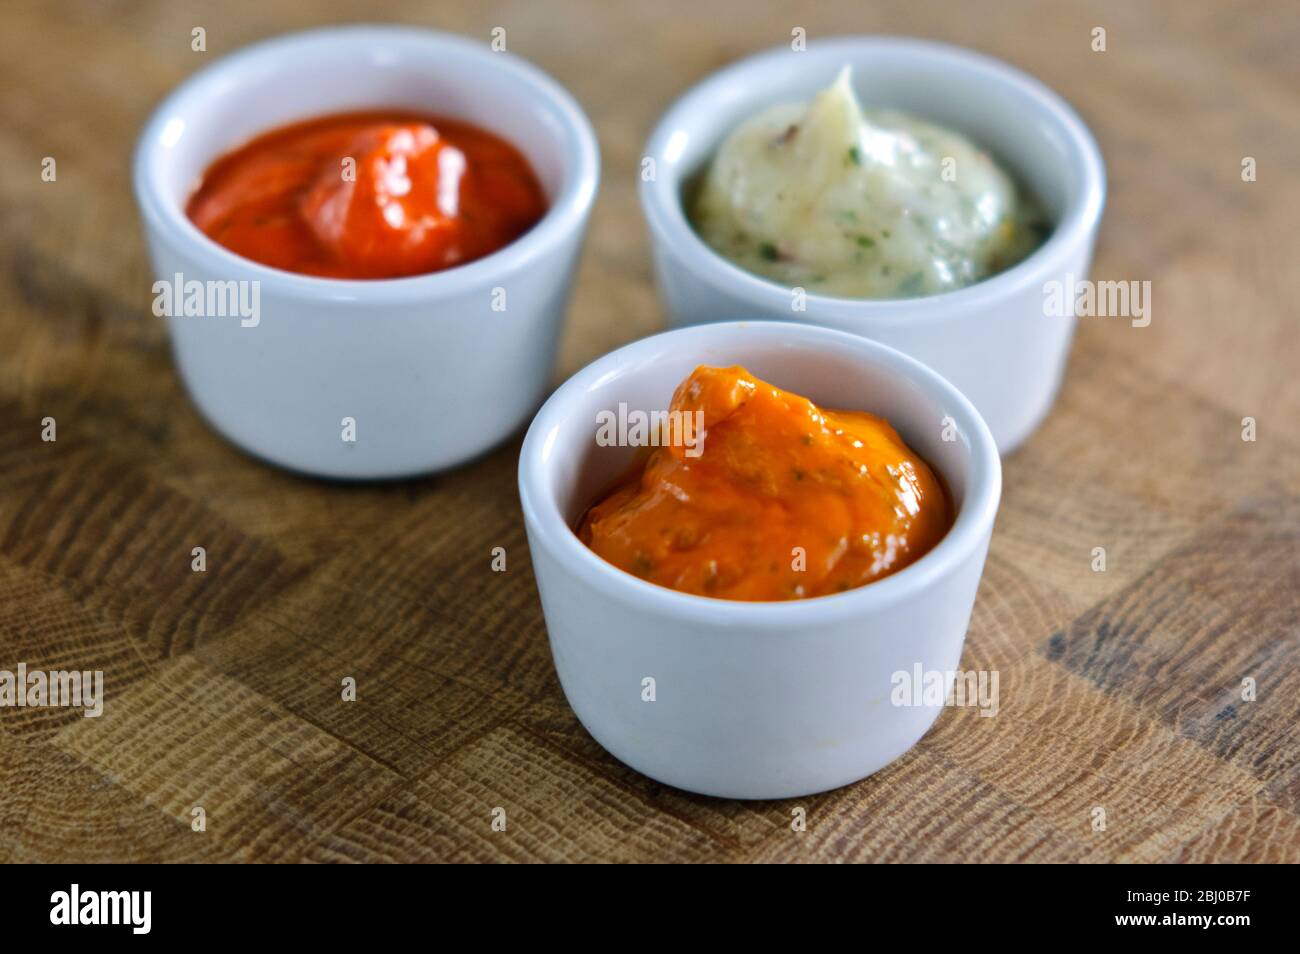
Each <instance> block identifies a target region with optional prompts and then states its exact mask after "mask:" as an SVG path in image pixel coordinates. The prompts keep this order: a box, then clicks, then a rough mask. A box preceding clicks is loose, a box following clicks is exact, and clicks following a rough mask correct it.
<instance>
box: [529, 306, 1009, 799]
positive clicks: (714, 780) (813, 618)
mask: <svg viewBox="0 0 1300 954" xmlns="http://www.w3.org/2000/svg"><path fill="white" fill-rule="evenodd" d="M699 364H713V365H731V364H742V365H744V366H745V367H747V368H748V369H749V370H750V371H752V372H753V373H754V374H756V375H758V376H759V377H760V378H762V379H764V380H767V381H770V382H772V383H773V384H775V385H777V386H779V387H782V388H786V389H789V390H791V391H794V392H796V393H798V394H802V395H805V396H807V397H809V398H811V399H812V400H814V401H815V402H818V403H820V404H822V405H824V406H826V407H831V408H849V409H858V408H860V409H865V410H869V411H871V412H872V413H874V414H879V415H883V416H884V417H885V418H887V419H888V420H889V421H890V422H891V423H892V424H894V426H895V427H896V428H897V430H898V431H899V433H900V434H901V435H902V436H903V438H904V439H905V440H906V441H907V442H908V444H909V445H910V446H911V447H912V448H913V449H914V450H915V451H916V452H918V453H919V454H920V455H921V456H922V457H923V458H924V459H925V460H926V461H927V462H928V463H929V464H930V465H931V466H932V467H934V469H935V470H936V471H937V472H938V473H940V474H941V475H942V476H943V478H944V479H945V481H946V482H947V484H948V487H949V489H950V490H951V492H952V495H953V498H954V503H955V505H956V508H957V517H956V522H955V524H954V526H953V527H952V529H951V530H950V531H949V532H948V534H947V536H945V537H944V538H943V540H942V541H940V543H939V544H938V545H937V546H936V547H935V548H934V549H933V550H932V551H930V552H929V553H927V554H926V555H925V556H923V557H921V559H919V560H918V561H917V562H915V563H913V564H912V565H910V566H908V567H906V568H905V569H903V570H901V571H900V572H898V573H896V574H894V575H893V576H890V577H887V578H885V579H883V580H880V581H878V582H875V583H871V584H869V585H867V586H864V587H861V588H859V589H855V590H849V591H847V592H844V593H839V594H836V595H834V596H823V597H817V598H815V599H807V600H797V601H792V602H787V603H775V602H773V603H746V602H737V601H730V600H719V599H711V598H708V597H702V596H694V595H690V594H685V593H678V592H676V591H674V590H670V589H666V588H664V587H660V586H656V585H654V584H652V583H647V582H646V581H644V580H641V579H638V578H637V577H635V576H632V575H631V574H629V573H625V572H624V571H623V570H620V569H618V568H616V567H614V566H613V565H612V564H609V563H606V562H605V561H604V560H603V559H601V558H600V557H598V556H597V555H596V554H595V553H593V552H592V551H591V550H590V549H588V548H587V547H586V546H585V545H584V544H583V543H582V542H581V541H580V540H579V539H578V537H577V536H576V535H575V533H574V532H573V530H572V527H573V526H575V525H576V522H577V520H578V519H579V517H580V515H581V514H582V512H583V511H584V510H585V509H586V508H587V507H588V506H589V505H590V504H591V503H592V502H593V500H594V498H595V497H596V496H597V495H598V494H599V493H600V492H601V490H602V489H603V488H607V487H608V485H609V483H610V482H611V481H612V480H613V479H614V478H615V477H616V476H617V475H619V474H620V473H621V472H622V471H623V470H624V469H625V468H626V467H627V466H628V465H629V462H630V460H631V458H632V455H633V454H634V453H635V451H634V449H632V448H619V447H601V446H597V443H596V432H597V423H596V421H597V414H598V413H599V412H601V411H614V410H616V409H617V408H618V405H619V403H620V402H626V403H627V405H628V407H629V408H630V409H632V410H638V409H639V410H643V411H650V410H655V409H659V410H663V409H666V408H667V406H668V401H669V398H670V396H671V394H672V392H673V389H674V388H675V387H676V385H677V384H678V383H679V382H681V380H682V379H683V378H685V377H686V376H687V375H688V374H690V372H691V371H692V370H693V369H694V368H695V367H696V366H697V365H699ZM945 418H948V419H950V422H951V424H952V426H953V427H955V439H954V440H950V441H949V440H944V432H943V424H944V421H945ZM949 433H950V434H952V433H953V431H950V432H949ZM706 453H707V449H706ZM1001 480H1002V471H1001V464H1000V461H999V458H998V452H997V448H996V447H995V445H994V443H993V438H992V436H991V435H990V433H989V430H988V428H987V427H986V426H985V424H984V422H983V421H982V420H981V419H980V416H979V414H978V412H976V410H975V409H974V407H972V406H971V403H970V402H969V401H968V400H966V398H965V397H963V396H962V395H961V393H960V392H958V391H957V389H956V388H954V387H953V386H952V385H951V384H949V383H948V382H947V381H945V380H944V379H943V378H941V377H939V375H937V374H936V373H935V372H933V371H931V370H930V369H929V368H926V367H925V366H924V365H922V364H920V363H918V362H917V361H914V360H913V359H911V358H909V357H907V356H906V355H903V354H901V353H899V352H898V351H895V350H893V349H891V348H887V347H885V346H884V345H881V344H877V343H875V342H872V341H868V340H867V339H865V338H861V337H858V336H855V335H848V334H844V333H843V332H838V331H831V330H828V329H825V328H818V327H814V326H811V325H796V324H784V323H769V322H755V323H743V322H736V323H730V324H709V325H702V326H699V327H694V328H686V329H680V330H676V331H670V332H667V333H665V334H661V335H656V336H654V337H652V338H646V339H643V340H641V341H637V342H635V343H633V344H630V345H628V346H626V347H624V348H621V349H619V350H618V351H615V352H613V353H611V354H608V355H606V356H605V357H603V358H600V359H599V360H597V361H595V362H594V363H592V364H591V365H589V366H588V367H586V368H585V369H583V370H582V371H580V372H579V373H578V374H576V375H575V376H574V377H572V378H570V379H569V381H567V382H566V383H565V384H564V385H562V386H561V387H560V389H559V390H558V391H556V392H555V394H553V395H552V396H551V398H550V400H548V401H547V402H546V404H545V405H544V406H543V407H542V409H541V411H539V412H538V414H537V417H536V418H535V419H534V420H533V424H532V427H531V428H529V431H528V435H527V437H526V438H525V439H524V446H523V450H522V453H521V455H520V459H519V494H520V499H521V501H522V503H523V512H524V521H525V526H526V528H527V531H528V543H529V548H530V550H531V553H532V560H533V571H534V573H535V574H536V577H537V586H538V591H539V593H540V595H541V600H542V608H543V610H544V612H545V616H546V627H547V630H548V632H549V634H550V641H551V652H552V654H553V656H554V658H555V668H556V671H557V672H558V673H559V677H560V682H561V684H562V685H563V687H564V693H565V695H566V696H567V697H568V700H569V703H570V705H572V706H573V710H574V712H575V713H577V716H578V718H579V719H580V720H581V721H582V724H583V725H584V726H586V728H587V730H588V731H589V732H590V733H591V734H592V736H593V737H595V739H596V740H597V741H598V742H599V743H600V744H601V745H603V746H604V747H605V748H606V749H608V750H609V751H610V752H611V753H612V754H613V755H614V756H616V757H617V758H619V759H621V760H622V761H624V762H626V763H627V764H628V765H630V766H632V767H633V768H635V769H637V770H638V771H641V772H644V773H645V774H646V775H649V776H650V777H652V778H655V779H658V780H659V781H661V782H665V783H667V784H669V785H674V786H677V787H678V788H683V789H687V790H689V791H692V792H701V793H704V794H707V795H717V796H723V797H729V798H782V797H787V796H796V795H806V794H810V793H813V792H819V791H823V790H826V789H831V788H835V787H837V786H840V785H844V784H847V783H848V782H852V781H855V780H856V779H860V778H862V777H864V776H866V775H870V774H871V773H872V772H875V771H876V770H877V769H879V768H881V767H882V766H884V765H887V764H889V763H890V762H892V761H893V760H894V759H896V758H898V757H899V756H900V755H902V754H903V753H904V752H906V751H907V750H908V749H909V748H911V747H912V746H913V745H914V744H915V743H916V741H917V740H918V739H920V738H921V736H922V735H923V734H924V733H925V732H926V730H927V729H929V728H930V726H931V724H933V722H934V720H935V719H936V717H937V716H938V714H939V712H940V706H941V704H940V705H939V706H937V705H921V706H912V705H907V706H901V705H894V704H893V702H892V701H891V693H892V691H893V690H894V688H895V683H894V676H895V674H896V673H899V672H907V673H912V672H914V671H915V667H916V666H917V665H918V664H919V665H920V666H921V667H922V670H923V671H926V672H931V671H934V672H943V673H948V672H951V671H954V670H956V668H957V666H958V663H959V661H960V659H961V652H962V643H963V641H964V639H965V634H966V627H967V625H968V623H969V621H970V614H971V608H972V606H973V605H974V601H975V591H976V589H977V587H978V586H979V580H980V573H981V572H982V570H983V567H984V557H985V554H986V552H987V550H988V544H989V536H990V534H991V532H992V530H993V520H994V516H995V514H996V512H997V507H998V499H999V494H1000V490H1001ZM647 679H652V680H654V682H653V691H654V701H652V702H651V701H646V694H647V687H648V686H650V683H647V682H646V680H647ZM950 685H951V680H950V679H949V680H948V681H947V682H946V683H945V691H946V689H947V688H948V687H949V686H950Z"/></svg>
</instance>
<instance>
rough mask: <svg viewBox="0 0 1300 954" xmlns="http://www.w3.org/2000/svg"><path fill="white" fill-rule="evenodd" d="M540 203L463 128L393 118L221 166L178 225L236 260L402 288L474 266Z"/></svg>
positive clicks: (273, 145)
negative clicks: (408, 281)
mask: <svg viewBox="0 0 1300 954" xmlns="http://www.w3.org/2000/svg"><path fill="white" fill-rule="evenodd" d="M545 212H546V201H545V198H544V196H543V193H542V189H541V186H540V184H539V183H538V181H537V177H536V175H535V174H534V173H533V170H532V168H531V167H530V166H529V164H528V161H527V160H526V159H525V158H524V157H523V155H521V154H520V152H519V151H518V150H517V149H515V147H514V146H512V145H510V144H509V143H508V142H506V141H505V140H503V139H501V138H499V137H497V136H495V135H493V134H491V133H489V132H486V131H485V130H482V129H478V128H477V127H474V126H472V125H469V124H467V123H463V122H459V121H456V120H450V119H444V118H441V117H436V116H419V115H413V114H406V113H394V112H382V113H379V112H371V113H348V114H342V115H336V116H327V117H324V118H320V119H313V120H308V121H306V122H302V123H297V124H294V125H291V126H286V127H283V128H280V129H276V130H273V131H272V132H269V133H266V134H264V135H262V136H259V137H257V138H256V139H254V140H252V141H251V142H249V143H248V144H246V145H244V146H243V147H241V148H240V149H237V150H236V151H234V152H232V153H230V154H228V155H226V156H224V157H222V158H220V159H218V160H217V161H216V162H215V163H213V165H212V166H211V167H210V168H209V169H208V171H207V172H206V174H205V175H204V177H203V181H202V183H201V184H200V186H199V188H198V191H196V192H195V194H194V195H193V197H192V198H191V199H190V201H189V204H188V206H187V208H186V213H187V214H188V215H189V217H190V219H191V220H192V221H193V222H194V223H195V224H196V225H197V226H198V227H199V228H200V229H201V230H202V231H203V232H204V233H205V234H207V235H208V236H209V237H210V238H212V239H213V240H214V241H216V242H218V243H219V244H221V245H223V246H224V247H226V248H227V249H229V250H230V251H232V252H235V253H236V254H238V255H242V256H243V257H245V258H248V259H252V260H253V261H255V262H260V263H261V264H263V265H269V266H271V267H273V268H279V269H283V270H285V271H289V272H298V273H300V274H304V275H317V276H322V277H327V278H349V279H356V278H362V279H366V278H372V279H378V278H400V277H406V276H410V275H420V274H425V273H427V272H436V271H440V270H442V269H446V268H451V267H453V266H456V265H460V264H463V263H466V262H471V261H473V260H474V259H477V258H482V257H483V256H484V255H488V254H491V253H492V252H495V251H497V250H498V249H500V248H502V247H504V246H506V245H508V244H510V243H511V242H513V241H514V240H515V239H517V238H519V237H520V236H521V235H523V234H524V233H525V232H527V231H528V230H529V229H531V228H532V227H533V226H534V225H536V224H537V222H538V221H539V220H540V219H541V218H542V216H543V215H544V214H545Z"/></svg>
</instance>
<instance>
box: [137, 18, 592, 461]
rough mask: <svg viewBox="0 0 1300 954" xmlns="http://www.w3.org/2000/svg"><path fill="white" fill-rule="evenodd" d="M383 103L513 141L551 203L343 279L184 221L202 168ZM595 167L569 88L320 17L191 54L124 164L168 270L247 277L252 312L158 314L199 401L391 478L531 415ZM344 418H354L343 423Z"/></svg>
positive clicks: (153, 250) (292, 453)
mask: <svg viewBox="0 0 1300 954" xmlns="http://www.w3.org/2000/svg"><path fill="white" fill-rule="evenodd" d="M386 107H390V108H394V109H405V110H416V111H421V112H428V113H433V114H442V115H445V116H449V117H453V118H461V119H465V120H468V121H470V122H472V123H474V124H476V125H478V126H480V127H482V128H485V129H488V130H490V131H492V132H494V133H496V134H498V135H500V136H503V137H504V138H506V139H507V140H509V141H510V142H511V143H513V144H514V145H515V146H516V147H518V148H519V149H520V150H521V151H522V152H523V153H524V154H525V155H526V156H527V158H528V159H529V161H530V162H531V164H532V166H533V169H534V170H535V171H536V173H537V175H538V177H539V179H540V180H541V183H542V186H543V188H544V190H545V192H546V195H547V197H548V199H549V202H550V209H549V211H548V213H547V214H546V216H545V218H543V220H542V221H541V222H540V223H538V225H537V226H536V227H534V228H533V229H532V231H530V232H529V233H528V234H527V235H525V236H523V237H521V238H520V239H518V240H517V241H515V242H514V243H512V244H510V245H508V246H507V247H505V248H504V249H502V250H500V251H498V252H496V253H494V254H492V255H489V256H487V257H485V258H482V259H479V260H478V261H475V262H471V263H469V264H466V265H462V266H459V267H457V268H453V269H449V270H447V271H444V272H437V273H434V274H430V275H422V276H417V277H413V278H402V279H394V280H386V281H340V280H331V279H323V278H314V277H310V276H305V275H295V274H291V273H288V272H284V271H280V270H278V269H273V268H268V267H266V266H264V265H259V264H257V263H256V262H251V261H248V260H247V259H244V258H241V257H239V256H237V255H235V254H233V253H231V252H229V251H227V250H226V249H224V248H222V247H221V246H219V245H217V244H216V243H215V242H213V241H212V240H210V239H209V238H207V237H206V236H205V235H203V234H202V233H201V232H200V231H199V230H198V229H197V228H196V227H195V226H194V224H193V223H191V222H190V221H189V219H188V218H187V217H186V215H185V208H184V207H185V203H186V201H187V199H188V198H189V196H190V195H191V193H192V192H193V190H194V189H195V187H196V186H197V184H198V182H199V179H200V177H201V176H202V174H203V172H204V170H205V169H206V167H207V166H208V164H209V163H210V162H211V161H212V160H213V159H214V158H216V157H217V156H219V155H221V154H223V153H225V152H227V151H229V150H230V149H232V148H234V147H236V146H238V145H240V144H241V143H243V142H245V141H246V140H248V139H249V138H250V137H252V136H254V135H256V134H258V133H261V132H264V131H266V130H268V129H272V128H274V127H276V126H280V125H283V124H287V123H291V122H294V121H297V120H301V119H305V118H309V117H313V116H318V115H326V114H329V113H335V112H344V111H348V110H360V109H370V108H386ZM599 165H600V159H599V153H598V151H597V146H596V137H595V135H594V133H593V132H592V129H591V125H590V123H589V122H588V121H587V118H586V117H585V116H584V114H583V112H582V110H581V109H580V108H579V107H578V105H577V103H575V102H574V100H573V98H572V97H571V96H570V95H569V94H568V93H567V92H565V91H564V89H562V88H561V87H560V86H559V85H558V84H557V83H556V82H555V81H553V80H552V79H550V78H549V77H548V76H546V75H545V74H544V73H542V72H541V71H540V70H538V69H536V68H535V67H533V66H531V65H529V64H527V63H525V62H523V61H522V60H519V59H517V58H515V57H513V56H511V55H509V54H507V53H495V52H492V51H491V50H490V49H489V48H488V46H487V45H486V44H480V43H475V42H471V41H469V40H466V39H463V38H459V37H454V36H449V35H444V34H439V33H431V32H427V31H423V30H414V29H406V28H398V27H371V26H359V27H343V28H331V29H322V30H315V31H310V32H306V33H298V34H292V35H289V36H285V37H280V38H277V39H273V40H269V41H266V42H263V43H258V44H256V45H254V46H251V47H248V48H247V49H244V50H242V51H240V52H238V53H235V54H233V55H231V56H228V57H226V58H224V59H222V60H220V61H219V62H217V63H214V64H213V65H212V66H209V67H207V68H206V69H204V70H201V71H200V72H199V73H197V74H196V75H195V76H193V77H192V78H190V79H189V80H188V81H186V82H185V83H184V84H182V85H181V86H180V87H179V88H178V89H177V90H176V91H175V92H174V93H173V94H172V95H171V96H170V97H168V99H167V100H166V101H165V102H164V103H163V104H162V105H161V106H159V107H158V110H157V111H156V112H155V113H154V115H153V117H152V118H151V119H150V120H149V123H148V125H147V126H146V127H145V129H144V132H143V134H142V135H141V137H140V142H139V145H138V147H137V150H136V155H135V172H134V176H135V191H136V198H137V201H138V202H139V205H140V209H141V213H142V216H143V219H144V226H145V235H146V238H147V240H148V245H149V251H150V255H151V258H152V261H153V269H154V274H155V275H156V276H157V277H158V278H159V279H160V280H163V281H167V282H172V281H173V276H175V275H177V274H181V275H183V276H184V280H185V281H187V282H188V281H190V280H197V281H200V282H205V283H206V282H225V281H237V282H257V283H259V285H258V287H259V289H260V318H259V319H258V320H257V322H256V324H252V323H251V322H249V321H244V320H240V319H239V318H218V317H211V316H209V317H174V318H168V319H167V320H168V323H169V325H170V326H171V333H172V346H173V351H174V353H175V356H176V363H177V366H178V367H179V368H180V372H181V376H182V377H183V379H184V381H185V384H186V386H187V387H188V389H189V392H190V394H191V396H192V397H193V399H194V402H195V404H197V405H198V407H199V409H200V410H201V411H202V412H203V414H204V415H205V416H206V417H207V418H208V420H209V421H210V422H211V423H212V424H213V426H214V427H215V428H216V429H217V430H219V431H221V432H222V433H223V434H224V435H226V436H227V437H228V438H230V439H231V440H232V441H234V442H235V443H236V444H239V445H240V446H242V447H243V448H245V449H246V450H248V451H250V452H252V453H253V454H256V455H258V456H259V457H262V458H265V459H266V460H269V461H272V462H274V463H277V464H281V465H283V466H285V467H289V468H293V469H296V470H300V471H304V472H307V473H311V474H315V475H320V476H326V477H339V478H362V479H364V478H387V477H400V476H405V475H409V474H416V473H420V472H425V471H430V470H437V469H440V468H445V467H450V466H453V465H455V464H458V463H460V462H462V461H464V460H467V459H468V458H471V457H473V456H474V455H476V454H478V453H480V452H482V451H484V450H486V449H487V448H489V447H491V446H492V445H493V444H496V443H497V442H499V441H500V440H502V439H503V438H505V437H506V436H507V435H508V434H510V432H511V431H513V430H514V429H515V428H517V427H518V426H519V425H521V424H522V423H523V422H524V421H525V420H526V419H527V417H528V415H529V414H530V413H531V412H532V411H533V410H535V408H536V407H537V404H538V403H539V402H540V401H541V398H542V397H543V396H544V394H545V391H546V388H547V386H548V384H549V378H550V373H551V369H552V367H553V362H554V355H555V348H556V343H557V340H558V337H559V332H560V327H561V324H562V321H563V315H564V311H565V308H566V306H567V301H568V297H569V288H570V285H571V282H572V277H573V272H574V268H575V265H576V263H577V259H578V254H579V251H580V247H581V244H582V238H583V233H584V230H585V228H586V222H587V217H588V214H589V212H590V210H591V205H592V200H593V198H594V196H595V193H596V187H597V182H598V179H599V174H600V173H599ZM247 287H249V288H251V287H252V286H247ZM250 299H251V293H250ZM502 305H504V309H503V308H502ZM345 418H346V419H350V420H351V421H353V422H355V423H354V424H353V425H352V431H351V434H350V435H349V434H348V429H347V425H346V424H345V422H344V419H345ZM348 436H351V437H354V438H355V439H354V440H347V439H345V438H346V437H348Z"/></svg>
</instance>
